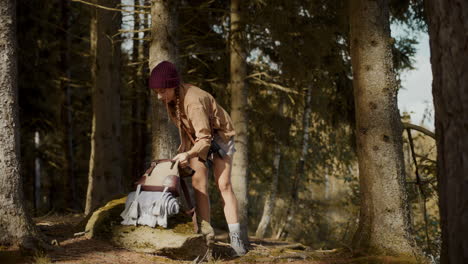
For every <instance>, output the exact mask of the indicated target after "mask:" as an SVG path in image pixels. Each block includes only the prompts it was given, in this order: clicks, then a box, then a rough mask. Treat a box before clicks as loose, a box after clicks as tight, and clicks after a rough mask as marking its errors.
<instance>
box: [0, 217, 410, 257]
mask: <svg viewBox="0 0 468 264" xmlns="http://www.w3.org/2000/svg"><path fill="white" fill-rule="evenodd" d="M82 220H83V216H82V215H79V214H69V215H49V216H45V217H40V218H36V219H34V221H35V222H36V225H37V226H38V227H39V229H40V230H41V231H42V233H43V234H45V235H46V236H47V238H48V239H49V240H50V241H52V242H53V244H54V245H55V246H54V247H53V248H52V249H51V250H48V251H47V252H46V253H36V254H35V255H34V256H22V255H21V253H20V251H19V250H18V249H17V248H0V264H13V263H18V264H26V263H28V264H29V263H32V264H49V263H62V264H124V263H132V264H146V263H168V264H172V263H187V264H190V263H193V264H195V263H199V262H200V260H192V261H180V260H172V259H169V258H165V257H161V256H156V255H154V254H146V253H136V252H132V251H128V250H126V249H123V248H119V247H115V246H113V245H112V244H110V243H108V242H106V241H102V240H95V239H87V238H85V237H84V236H75V235H74V234H75V233H76V232H77V229H76V226H77V225H78V224H79V223H80V222H81V221H82ZM250 242H251V249H250V252H249V253H248V254H247V255H245V256H243V257H240V258H233V257H231V256H230V253H228V252H231V251H230V247H229V244H228V243H227V233H225V232H222V231H218V230H217V235H216V243H215V246H214V248H213V258H211V259H210V260H208V259H203V262H204V263H208V264H221V263H223V264H224V263H265V264H266V263H293V264H303V263H311V264H345V263H346V264H358V263H359V264H361V263H369V264H372V263H389V264H390V263H392V264H397V263H408V262H406V261H404V260H401V259H393V258H391V257H379V258H376V257H361V258H350V256H349V254H348V253H345V252H343V253H340V250H312V249H311V248H309V247H306V246H304V245H301V244H298V243H291V242H286V241H277V240H271V239H256V238H250Z"/></svg>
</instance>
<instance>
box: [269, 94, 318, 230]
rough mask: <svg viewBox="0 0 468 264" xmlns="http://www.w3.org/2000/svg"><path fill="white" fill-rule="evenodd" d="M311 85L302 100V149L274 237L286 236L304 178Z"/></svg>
mask: <svg viewBox="0 0 468 264" xmlns="http://www.w3.org/2000/svg"><path fill="white" fill-rule="evenodd" d="M311 102H312V85H310V86H309V87H308V88H307V95H306V98H305V101H304V115H303V117H302V131H303V132H302V150H301V158H300V160H299V164H298V165H297V171H296V174H295V175H294V180H293V186H292V187H291V202H290V203H289V207H288V210H287V211H286V220H285V221H284V222H283V224H282V225H281V227H280V228H279V231H278V233H277V234H276V238H277V239H280V238H286V237H287V236H288V231H289V230H290V228H291V224H292V222H293V219H294V216H295V214H296V206H297V204H298V203H299V197H298V195H299V194H298V192H299V186H300V182H301V179H303V178H304V174H305V159H306V157H307V152H308V151H309V130H310V114H311V112H312V103H311Z"/></svg>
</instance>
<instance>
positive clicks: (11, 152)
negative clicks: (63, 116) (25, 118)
mask: <svg viewBox="0 0 468 264" xmlns="http://www.w3.org/2000/svg"><path fill="white" fill-rule="evenodd" d="M15 2H16V1H13V0H8V1H2V2H1V3H0V47H1V48H0V245H14V244H19V245H22V246H29V245H30V243H29V242H31V241H32V240H33V239H35V237H36V236H37V233H36V231H35V229H34V227H33V225H32V222H31V221H30V218H29V217H28V215H27V213H26V211H25V208H24V205H23V201H24V197H23V191H22V190H23V188H22V181H21V175H20V162H19V158H20V145H19V138H20V137H19V117H18V90H17V80H16V78H17V68H16V67H17V65H16V30H15V27H16V22H15V20H16V16H15Z"/></svg>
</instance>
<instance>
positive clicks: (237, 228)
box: [228, 223, 240, 233]
mask: <svg viewBox="0 0 468 264" xmlns="http://www.w3.org/2000/svg"><path fill="white" fill-rule="evenodd" d="M228 226H229V233H234V232H240V224H239V223H235V224H228Z"/></svg>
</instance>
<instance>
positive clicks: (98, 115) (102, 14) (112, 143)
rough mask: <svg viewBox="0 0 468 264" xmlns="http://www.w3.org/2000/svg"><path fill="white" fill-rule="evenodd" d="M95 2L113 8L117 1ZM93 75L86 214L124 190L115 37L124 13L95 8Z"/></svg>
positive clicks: (93, 17)
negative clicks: (121, 14)
mask: <svg viewBox="0 0 468 264" xmlns="http://www.w3.org/2000/svg"><path fill="white" fill-rule="evenodd" d="M94 3H97V4H100V5H104V6H109V7H112V6H114V5H115V4H116V2H115V1H114V0H99V1H98V0H96V1H94ZM92 13H93V15H92V18H91V38H90V41H91V58H92V66H91V78H92V86H93V88H92V89H93V91H92V97H93V122H92V134H91V156H90V159H89V160H90V161H89V176H88V180H89V182H88V192H87V197H86V209H85V213H86V214H89V213H90V212H92V211H93V210H94V209H95V208H96V207H97V206H99V205H101V204H102V203H104V202H106V201H107V200H108V199H110V198H111V197H112V196H114V195H116V194H118V193H121V192H122V183H121V182H122V179H121V177H122V171H121V167H120V166H121V164H120V163H121V155H122V153H121V152H122V151H121V145H120V144H121V142H120V77H119V70H120V42H115V43H113V42H112V40H111V36H112V35H114V34H115V33H117V30H118V29H119V27H120V21H121V16H120V13H117V12H112V11H107V10H103V9H97V8H94V7H93V11H92Z"/></svg>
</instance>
